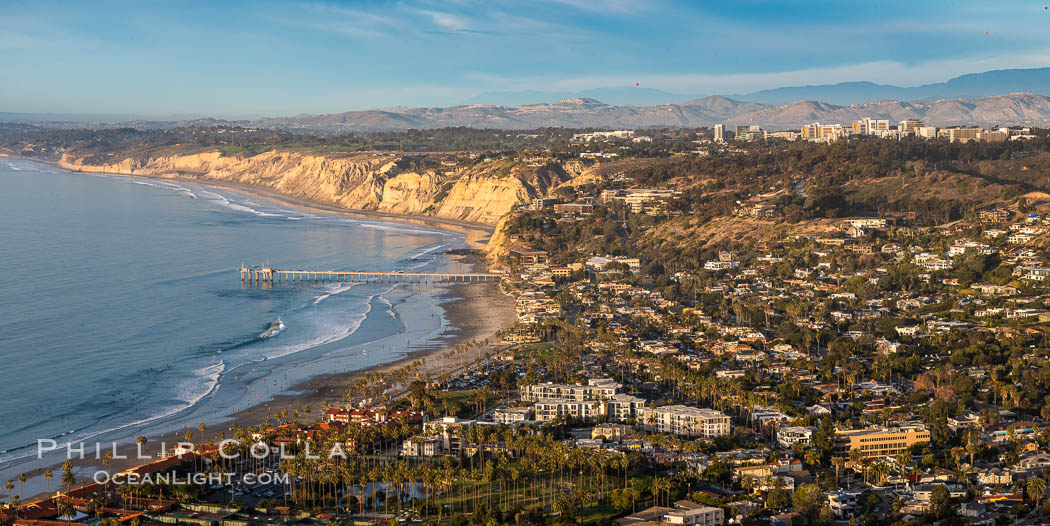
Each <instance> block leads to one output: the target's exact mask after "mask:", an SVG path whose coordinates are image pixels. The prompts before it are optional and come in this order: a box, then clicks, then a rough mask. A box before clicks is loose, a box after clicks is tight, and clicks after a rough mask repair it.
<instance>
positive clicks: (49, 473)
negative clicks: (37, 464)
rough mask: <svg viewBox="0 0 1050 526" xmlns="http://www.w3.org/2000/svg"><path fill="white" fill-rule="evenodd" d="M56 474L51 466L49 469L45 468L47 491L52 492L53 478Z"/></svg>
mask: <svg viewBox="0 0 1050 526" xmlns="http://www.w3.org/2000/svg"><path fill="white" fill-rule="evenodd" d="M54 476H55V474H54V473H51V468H47V469H45V470H44V480H46V481H47V492H48V493H51V478H52V477H54Z"/></svg>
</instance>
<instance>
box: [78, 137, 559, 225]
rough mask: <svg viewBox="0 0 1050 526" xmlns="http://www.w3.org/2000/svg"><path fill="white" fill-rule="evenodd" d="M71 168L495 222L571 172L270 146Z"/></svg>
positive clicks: (83, 159)
mask: <svg viewBox="0 0 1050 526" xmlns="http://www.w3.org/2000/svg"><path fill="white" fill-rule="evenodd" d="M58 164H59V165H60V166H62V167H63V168H66V169H69V170H76V171H83V172H104V173H114V174H126V175H141V176H149V177H171V178H188V179H199V180H204V181H218V182H225V183H234V184H242V185H248V186H253V187H257V188H262V189H269V190H272V191H275V192H278V193H280V194H283V195H287V196H290V197H295V198H299V199H306V200H310V201H316V202H320V203H326V204H331V205H335V206H338V207H341V208H346V209H355V210H371V211H377V212H386V213H395V214H411V215H426V216H433V217H438V218H444V219H453V220H459V221H468V222H472V223H481V224H486V225H495V224H496V223H497V222H498V221H499V219H500V217H502V216H503V215H505V214H506V213H508V212H509V211H511V210H512V209H513V208H514V207H515V206H518V205H521V204H523V203H527V202H529V201H530V200H531V199H532V198H534V197H539V196H544V195H546V194H547V191H548V190H549V189H550V188H552V187H554V186H557V185H558V184H561V183H564V182H566V181H568V180H570V179H571V177H572V175H571V174H570V173H569V172H568V171H566V170H565V168H563V167H562V165H560V164H558V163H555V162H550V163H545V164H535V163H533V164H525V163H522V162H516V161H508V160H502V159H483V160H479V161H477V162H474V163H472V164H468V165H462V164H456V165H454V166H451V167H445V166H442V165H440V164H434V163H430V164H426V163H419V162H415V161H412V160H410V159H406V158H404V157H402V156H399V155H395V154H385V153H355V154H323V153H306V152H296V151H282V150H270V151H266V152H262V153H259V154H254V155H253V154H250V153H240V154H236V155H225V154H224V153H222V152H220V151H204V152H199V153H173V154H164V155H138V156H133V157H125V158H123V159H119V160H116V159H112V158H110V159H106V158H105V156H96V155H78V154H77V153H65V154H63V155H62V156H61V158H60V159H59V161H58Z"/></svg>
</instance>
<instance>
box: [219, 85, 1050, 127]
mask: <svg viewBox="0 0 1050 526" xmlns="http://www.w3.org/2000/svg"><path fill="white" fill-rule="evenodd" d="M863 117H871V118H877V119H889V120H890V121H892V122H894V123H896V122H898V121H901V120H904V119H922V120H923V121H925V122H927V123H930V124H935V125H940V126H952V125H982V126H990V125H996V124H1004V125H1019V124H1026V125H1035V126H1048V125H1050V97H1048V96H1046V95H1036V94H1033V93H1013V94H1008V95H1001V96H995V97H980V98H974V99H945V100H937V101H933V102H924V101H914V102H896V101H887V102H875V103H869V104H853V105H849V106H839V105H834V104H828V103H826V102H815V101H799V102H794V103H791V104H783V105H771V104H762V103H757V102H743V101H737V100H733V99H730V98H726V97H721V96H717V95H716V96H711V97H704V98H702V99H695V100H690V101H686V102H683V103H680V104H661V105H655V106H629V105H613V104H606V103H604V102H601V101H598V100H595V99H569V100H564V101H560V102H555V103H553V104H527V105H522V106H493V105H480V104H478V105H467V106H454V107H450V108H412V109H407V110H403V111H397V112H393V111H378V110H368V111H351V112H345V113H336V114H331V115H316V116H296V117H283V118H271V119H256V120H252V121H241V122H239V123H238V124H245V125H250V126H257V127H267V128H281V129H286V130H302V131H323V132H340V131H381V130H403V129H409V128H445V127H454V126H465V127H472V128H495V129H532V128H541V127H566V128H653V127H701V126H713V125H715V124H718V123H724V124H728V125H734V124H758V125H761V126H762V127H764V128H767V129H773V130H782V129H792V128H797V127H798V126H800V125H802V124H808V123H811V122H814V121H821V122H829V123H844V124H848V123H850V122H852V121H854V120H858V119H861V118H863Z"/></svg>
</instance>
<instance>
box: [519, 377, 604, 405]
mask: <svg viewBox="0 0 1050 526" xmlns="http://www.w3.org/2000/svg"><path fill="white" fill-rule="evenodd" d="M519 390H520V392H521V400H522V401H523V402H540V401H543V400H580V401H582V400H608V399H610V398H612V396H613V395H615V394H616V393H618V392H619V391H620V384H618V383H616V382H615V381H613V380H611V379H609V378H592V379H590V380H588V382H587V385H573V384H555V383H544V384H533V385H523V386H521V388H520V389H519Z"/></svg>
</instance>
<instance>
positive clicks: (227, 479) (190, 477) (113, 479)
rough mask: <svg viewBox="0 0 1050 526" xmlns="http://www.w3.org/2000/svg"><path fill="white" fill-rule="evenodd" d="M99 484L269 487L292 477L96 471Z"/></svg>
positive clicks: (95, 478) (251, 474)
mask: <svg viewBox="0 0 1050 526" xmlns="http://www.w3.org/2000/svg"><path fill="white" fill-rule="evenodd" d="M93 479H94V481H95V483H97V484H116V485H118V486H124V485H128V486H135V485H150V484H170V485H173V486H203V485H205V484H209V485H219V484H221V485H226V486H229V485H233V484H239V485H255V484H257V485H263V486H265V485H269V484H289V483H290V481H291V477H290V476H289V475H288V473H244V474H241V475H237V474H234V473H186V474H182V475H180V474H177V473H142V474H140V473H128V472H123V473H117V474H115V475H110V474H109V472H108V471H96V472H95V476H94V477H93Z"/></svg>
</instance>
